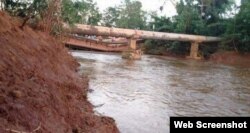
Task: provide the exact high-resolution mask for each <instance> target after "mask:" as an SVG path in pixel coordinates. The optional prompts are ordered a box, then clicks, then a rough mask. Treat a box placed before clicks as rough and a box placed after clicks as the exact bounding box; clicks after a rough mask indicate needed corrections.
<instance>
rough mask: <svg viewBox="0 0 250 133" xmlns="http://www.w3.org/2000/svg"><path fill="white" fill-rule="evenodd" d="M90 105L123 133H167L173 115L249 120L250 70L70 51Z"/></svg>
mask: <svg viewBox="0 0 250 133" xmlns="http://www.w3.org/2000/svg"><path fill="white" fill-rule="evenodd" d="M71 53H72V55H73V56H74V57H75V58H77V60H78V61H79V63H80V64H81V66H80V68H79V73H81V74H84V75H87V76H88V77H89V79H90V83H89V84H90V85H89V87H90V91H89V94H88V99H89V101H90V102H91V103H92V104H93V105H94V106H95V111H96V113H97V114H101V115H106V116H110V117H113V118H114V119H115V121H116V123H117V126H118V128H119V130H120V131H121V132H122V133H168V132H169V117H170V116H249V115H250V68H240V67H232V66H225V65H220V64H214V63H211V62H205V61H195V60H184V59H174V58H167V57H160V56H152V55H143V57H142V60H135V61H131V60H125V59H122V58H121V55H120V54H114V53H98V52H84V51H72V52H71Z"/></svg>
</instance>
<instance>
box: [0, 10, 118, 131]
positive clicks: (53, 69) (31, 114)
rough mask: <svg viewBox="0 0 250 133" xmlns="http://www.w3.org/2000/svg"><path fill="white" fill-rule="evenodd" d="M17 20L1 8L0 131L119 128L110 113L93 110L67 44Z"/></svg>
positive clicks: (111, 129)
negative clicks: (64, 45)
mask: <svg viewBox="0 0 250 133" xmlns="http://www.w3.org/2000/svg"><path fill="white" fill-rule="evenodd" d="M18 25H20V23H19V22H18V21H16V20H15V19H13V18H11V17H9V16H8V15H7V14H6V13H3V12H0V132H1V133H2V132H13V131H14V132H39V133H72V132H73V133H81V132H85V133H86V132H91V133H92V132H98V133H105V132H106V133H116V132H118V129H117V127H116V126H115V122H114V120H113V119H112V118H108V117H102V116H96V115H94V112H93V110H92V106H91V104H90V103H89V102H88V101H87V88H88V80H87V79H86V78H80V77H79V75H78V74H77V73H76V69H77V67H78V63H77V62H76V61H75V60H74V58H73V57H72V56H70V55H69V54H68V51H67V49H65V48H64V47H63V46H62V44H60V43H58V42H57V41H56V40H54V39H53V38H51V37H50V36H49V35H47V34H45V33H42V32H39V31H33V30H32V29H31V28H29V27H24V29H23V30H21V29H20V28H19V27H18ZM11 130H12V131H11Z"/></svg>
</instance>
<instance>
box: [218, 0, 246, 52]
mask: <svg viewBox="0 0 250 133" xmlns="http://www.w3.org/2000/svg"><path fill="white" fill-rule="evenodd" d="M223 43H224V44H226V46H227V48H228V49H229V50H236V51H239V52H243V53H244V52H250V45H249V44H250V2H249V1H244V3H243V4H242V5H241V7H240V11H239V13H238V14H237V15H236V16H235V17H234V18H232V19H230V21H229V22H228V25H227V32H226V33H225V41H224V42H223Z"/></svg>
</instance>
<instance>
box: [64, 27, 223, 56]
mask: <svg viewBox="0 0 250 133" xmlns="http://www.w3.org/2000/svg"><path fill="white" fill-rule="evenodd" d="M65 29H66V30H67V31H68V32H70V33H72V34H78V35H97V36H112V37H125V38H128V39H129V43H128V44H129V47H128V49H130V50H132V53H135V52H133V51H136V41H137V39H157V40H172V41H185V42H190V43H191V48H190V55H189V58H192V59H200V57H199V56H198V51H199V44H201V43H204V42H219V41H221V38H219V37H211V36H201V35H187V34H177V33H167V32H154V31H145V30H133V29H122V28H109V27H103V26H92V25H84V24H76V25H75V26H74V27H68V26H65ZM67 43H68V44H73V43H72V40H71V41H68V42H67ZM79 44H80V42H79ZM137 57H138V56H137ZM132 58H133V57H132Z"/></svg>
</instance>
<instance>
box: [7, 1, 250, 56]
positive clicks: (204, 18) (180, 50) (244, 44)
mask: <svg viewBox="0 0 250 133" xmlns="http://www.w3.org/2000/svg"><path fill="white" fill-rule="evenodd" d="M51 1H52V0H27V1H16V0H5V2H4V6H3V8H4V10H5V11H8V12H9V13H10V14H11V15H13V16H19V17H23V18H27V17H28V18H32V20H33V21H32V22H38V20H42V19H44V18H45V17H46V16H48V13H46V12H48V11H49V10H48V9H49V7H50V3H51ZM56 1H59V2H60V8H58V9H60V12H59V14H58V12H52V13H51V14H52V15H51V16H57V17H60V19H61V21H63V22H66V23H69V24H74V23H83V24H91V25H103V26H109V27H119V28H129V29H143V30H151V31H160V32H174V33H185V34H195V35H206V36H219V37H223V38H224V41H223V42H222V43H221V44H219V45H217V44H211V45H202V46H201V51H202V52H201V53H200V54H201V55H204V56H208V55H209V54H211V53H214V52H215V51H217V50H234V51H237V52H250V45H249V41H250V30H249V29H250V27H249V24H250V15H249V14H250V1H242V4H241V6H238V7H237V6H236V4H235V0H180V2H179V3H177V4H176V10H177V15H175V16H173V17H169V18H168V17H164V16H159V15H157V14H156V13H155V12H146V11H144V10H143V9H142V3H141V2H140V1H137V0H123V1H122V3H120V4H119V5H116V6H114V7H108V8H107V9H106V10H105V11H104V12H103V13H101V12H100V10H99V9H98V7H97V5H96V3H95V2H93V0H56ZM162 8H167V7H164V6H162V7H161V8H160V9H159V10H162ZM52 9H53V8H52ZM54 10H57V9H54ZM52 18H53V17H52ZM51 20H54V19H51ZM54 29H55V28H54ZM56 31H58V28H56ZM189 47H190V44H189V43H185V42H178V41H162V40H147V41H146V43H145V45H144V49H145V52H146V53H154V54H164V53H166V52H171V53H175V54H187V53H189Z"/></svg>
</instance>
